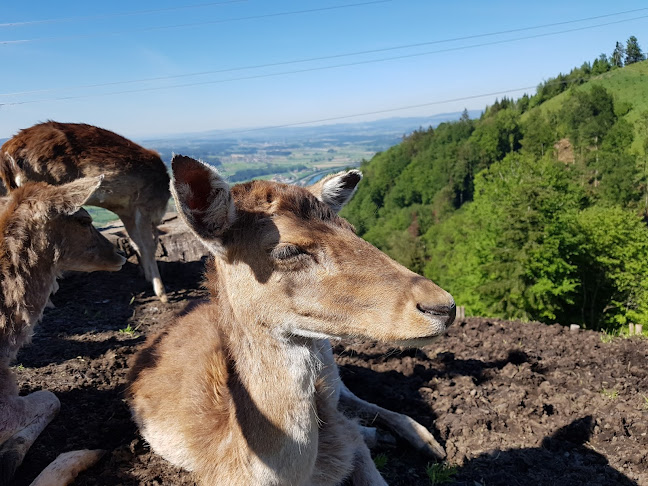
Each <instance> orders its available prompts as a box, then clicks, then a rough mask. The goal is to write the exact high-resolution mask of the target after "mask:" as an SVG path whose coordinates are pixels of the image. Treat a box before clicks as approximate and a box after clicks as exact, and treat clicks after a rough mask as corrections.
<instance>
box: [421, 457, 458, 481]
mask: <svg viewBox="0 0 648 486" xmlns="http://www.w3.org/2000/svg"><path fill="white" fill-rule="evenodd" d="M425 473H426V474H427V477H428V479H429V480H430V485H431V486H437V485H439V484H452V483H454V479H453V476H454V475H455V474H457V468H456V467H455V466H450V465H448V464H447V463H445V462H437V463H434V464H428V465H427V466H426V467H425Z"/></svg>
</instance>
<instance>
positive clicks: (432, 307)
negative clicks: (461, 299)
mask: <svg viewBox="0 0 648 486" xmlns="http://www.w3.org/2000/svg"><path fill="white" fill-rule="evenodd" d="M416 308H417V309H418V310H419V312H422V313H423V314H425V315H426V316H427V317H434V318H436V319H440V320H442V321H443V324H444V325H445V326H446V327H448V326H449V325H450V324H452V323H453V322H454V320H455V316H456V315H457V306H456V305H455V303H454V300H453V301H452V302H451V303H450V304H421V303H418V304H416Z"/></svg>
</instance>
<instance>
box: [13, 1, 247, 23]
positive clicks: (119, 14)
mask: <svg viewBox="0 0 648 486" xmlns="http://www.w3.org/2000/svg"><path fill="white" fill-rule="evenodd" d="M241 2H247V0H228V1H223V2H209V3H198V4H194V5H179V6H177V7H166V8H152V9H148V10H133V11H131V12H116V13H112V14H101V15H88V16H85V17H66V18H61V19H41V20H23V21H20V22H7V23H4V24H0V28H3V27H23V26H25V25H34V24H54V23H61V22H85V21H87V20H101V19H110V18H114V17H127V16H133V15H146V14H152V13H158V12H170V11H173V10H188V9H195V8H204V7H214V6H218V5H229V4H231V3H241Z"/></svg>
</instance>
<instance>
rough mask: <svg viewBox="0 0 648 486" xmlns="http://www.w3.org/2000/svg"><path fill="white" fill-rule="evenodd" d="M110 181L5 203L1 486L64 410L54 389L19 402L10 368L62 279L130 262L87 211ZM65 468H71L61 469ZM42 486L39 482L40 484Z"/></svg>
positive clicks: (44, 190)
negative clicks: (86, 206) (69, 273)
mask: <svg viewBox="0 0 648 486" xmlns="http://www.w3.org/2000/svg"><path fill="white" fill-rule="evenodd" d="M101 181H102V177H92V178H81V179H76V180H74V181H73V182H69V183H67V184H63V185H60V186H52V185H49V184H47V183H45V182H32V183H25V184H23V185H21V186H20V187H19V188H16V189H15V190H13V191H12V192H11V195H10V196H9V197H8V198H3V199H2V200H1V202H0V207H1V208H2V213H1V214H0V444H1V445H0V484H2V485H4V484H9V481H10V479H11V477H12V476H13V473H14V472H15V470H16V469H17V468H18V466H19V465H20V464H21V463H22V461H23V459H24V457H25V455H26V453H27V451H28V449H29V448H30V447H31V445H32V444H33V443H34V441H35V440H36V438H37V437H38V435H39V434H40V433H41V432H42V431H43V430H44V429H45V427H46V426H47V424H49V423H50V421H51V420H52V419H53V418H54V417H55V416H56V414H57V413H58V411H59V409H60V402H59V400H58V398H57V397H56V396H55V395H54V394H53V393H52V392H49V391H47V390H40V391H36V392H33V393H31V394H29V395H27V396H19V394H18V385H17V383H16V379H15V376H14V375H13V373H12V371H11V369H10V364H11V362H12V361H14V360H15V358H16V355H17V353H18V351H19V350H20V348H22V347H23V346H24V345H26V344H28V343H29V342H30V341H31V338H32V335H33V332H34V327H35V326H36V324H37V323H38V322H39V321H40V320H41V318H42V315H43V310H44V308H45V305H46V303H47V301H48V300H49V297H50V295H51V293H52V292H53V291H54V290H55V289H56V288H57V284H56V279H57V277H59V276H60V275H61V274H62V272H65V271H81V272H93V271H97V270H104V271H112V272H116V271H118V270H120V269H121V268H122V265H123V264H124V263H125V262H126V258H124V257H123V256H122V255H120V254H119V253H118V251H117V250H116V248H115V247H114V246H113V245H112V243H110V242H109V241H108V240H107V239H106V238H105V237H104V236H103V235H101V234H100V233H99V232H98V231H97V229H96V228H95V227H94V226H93V225H92V218H91V217H90V215H89V214H88V212H87V211H86V210H85V209H83V208H82V206H83V205H84V204H86V203H87V201H88V200H89V199H90V198H92V197H93V195H94V194H95V193H96V192H97V190H99V187H100V185H101ZM100 455H101V453H100V451H77V453H76V456H75V460H74V461H71V460H70V453H68V454H67V456H64V460H63V462H61V461H59V462H58V463H56V461H55V463H53V464H56V467H55V468H54V469H55V470H56V471H58V472H56V474H55V478H58V479H53V477H52V475H51V474H50V476H49V478H45V479H44V482H41V483H40V484H47V485H64V484H68V483H69V481H71V480H72V479H73V477H74V476H75V475H76V473H78V471H79V469H80V468H81V469H82V468H83V467H86V466H88V465H90V464H92V463H94V462H95V461H96V460H98V457H99V456H100ZM61 464H63V465H64V466H65V467H64V468H63V469H61V467H59V466H60V465H61ZM34 484H38V483H34Z"/></svg>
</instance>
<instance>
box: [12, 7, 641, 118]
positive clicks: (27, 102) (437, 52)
mask: <svg viewBox="0 0 648 486" xmlns="http://www.w3.org/2000/svg"><path fill="white" fill-rule="evenodd" d="M644 18H648V15H644V16H641V17H635V18H633V19H625V20H618V21H614V22H607V23H603V24H597V25H591V26H585V27H578V28H574V29H567V30H562V31H556V32H548V33H542V34H535V35H531V36H525V37H518V38H514V39H506V40H498V41H493V42H485V43H481V44H472V45H468V46H461V47H452V48H448V49H440V50H436V51H428V52H419V53H414V54H407V55H401V56H393V57H388V58H381V59H370V60H366V61H356V62H351V63H343V64H336V65H331V66H318V67H312V68H305V69H298V70H293V71H283V72H279V73H267V74H257V75H250V76H241V77H236V78H228V79H217V80H209V81H201V82H194V83H185V84H176V85H172V86H157V87H148V88H138V89H130V90H122V91H113V92H109V93H94V94H86V95H72V96H61V97H55V98H45V99H37V100H27V101H12V102H5V103H0V107H2V106H16V105H26V104H33V103H43V102H49V101H67V100H75V99H82V98H93V97H100V96H114V95H120V94H129V93H143V92H150V91H160V90H166V89H177V88H188V87H194V86H204V85H210V84H222V83H228V82H232V81H243V80H251V79H260V78H269V77H276V76H284V75H288V74H298V73H306V72H314V71H323V70H327V69H336V68H343V67H351V66H360V65H366V64H375V63H380V62H387V61H394V60H400V59H408V58H409V59H411V58H415V57H422V56H428V55H432V54H439V53H445V52H453V51H459V50H465V49H472V48H476V47H484V46H491V45H498V44H505V43H510V42H516V41H520V40H528V39H535V38H540V37H548V36H552V35H559V34H564V33H568V32H576V31H581V30H586V29H592V28H597V27H603V26H607V25H612V24H618V23H622V22H628V21H631V20H639V19H644Z"/></svg>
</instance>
